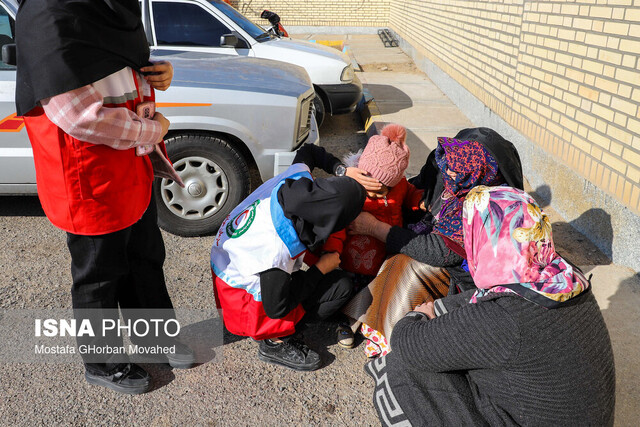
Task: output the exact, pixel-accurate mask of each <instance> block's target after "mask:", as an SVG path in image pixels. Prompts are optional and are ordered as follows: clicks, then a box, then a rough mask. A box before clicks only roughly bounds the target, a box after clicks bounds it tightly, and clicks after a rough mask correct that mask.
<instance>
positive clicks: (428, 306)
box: [413, 301, 436, 319]
mask: <svg viewBox="0 0 640 427" xmlns="http://www.w3.org/2000/svg"><path fill="white" fill-rule="evenodd" d="M413 311H419V312H420V313H424V314H426V315H427V317H428V318H429V319H435V318H436V310H435V309H434V308H433V302H432V301H429V302H423V303H422V304H420V305H418V306H416V308H415V309H414V310H413Z"/></svg>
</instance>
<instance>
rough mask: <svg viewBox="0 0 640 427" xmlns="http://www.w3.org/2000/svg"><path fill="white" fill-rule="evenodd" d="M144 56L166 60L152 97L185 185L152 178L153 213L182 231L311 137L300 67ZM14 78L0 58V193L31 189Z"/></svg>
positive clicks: (206, 229)
mask: <svg viewBox="0 0 640 427" xmlns="http://www.w3.org/2000/svg"><path fill="white" fill-rule="evenodd" d="M16 11H17V3H16V1H15V0H0V45H4V44H7V43H12V42H13V28H14V26H13V19H14V17H15V13H16ZM153 55H154V58H155V59H163V60H168V61H170V62H171V63H172V64H173V67H174V78H173V83H172V85H171V87H170V88H169V89H168V90H167V91H166V92H156V102H157V108H158V109H159V111H161V112H162V113H163V114H164V115H165V116H166V117H167V118H168V119H169V120H170V121H171V127H170V130H169V133H168V135H167V137H166V139H165V142H166V144H167V151H168V153H169V157H170V159H171V160H172V162H173V163H174V166H175V168H176V170H177V171H178V173H179V174H180V176H181V178H182V180H183V181H184V183H185V185H186V187H185V188H184V189H183V188H180V187H179V186H178V185H177V184H176V183H175V182H173V181H171V180H167V179H156V182H155V184H154V194H155V197H156V200H157V202H158V222H159V224H160V226H161V227H163V228H164V229H165V230H167V231H169V232H171V233H174V234H178V235H182V236H194V235H201V234H208V233H212V232H214V231H215V230H217V228H218V227H219V225H220V222H221V221H222V220H223V219H224V218H225V217H226V215H227V214H228V213H229V212H230V211H231V209H232V208H233V207H235V206H236V205H237V204H238V203H239V202H240V201H242V199H244V197H246V196H247V195H248V194H249V192H250V189H251V188H250V186H251V177H252V175H253V176H256V177H257V178H259V179H262V180H266V179H268V178H271V177H272V176H274V173H278V172H279V171H280V170H283V169H284V168H286V166H287V165H289V164H290V163H291V160H292V158H293V151H294V150H295V149H296V148H298V147H299V146H300V145H302V144H304V143H317V141H318V132H317V126H316V121H315V118H314V117H313V107H312V101H313V98H314V97H315V93H314V90H313V87H312V84H311V81H310V79H309V76H308V74H307V73H306V71H305V70H304V69H303V68H301V67H298V66H295V65H291V64H286V63H284V62H278V61H271V60H266V59H258V58H247V57H235V56H228V55H216V54H211V53H202V52H180V51H154V52H153ZM44 72H46V71H44ZM15 78H16V71H15V67H13V66H8V65H6V64H3V63H0V194H5V195H8V194H13V195H15V194H35V193H36V192H37V189H36V180H35V170H34V165H33V153H32V151H31V146H30V144H29V140H28V137H27V132H26V130H25V129H24V122H23V121H22V119H21V118H20V117H16V110H15V103H14V98H15Z"/></svg>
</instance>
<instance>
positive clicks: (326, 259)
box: [316, 252, 340, 274]
mask: <svg viewBox="0 0 640 427" xmlns="http://www.w3.org/2000/svg"><path fill="white" fill-rule="evenodd" d="M339 265H340V254H339V253H338V252H328V253H326V254H323V255H322V256H321V257H320V259H319V260H318V262H317V263H316V267H318V270H320V273H322V274H327V273H330V272H332V271H333V270H335V269H336V268H338V266H339Z"/></svg>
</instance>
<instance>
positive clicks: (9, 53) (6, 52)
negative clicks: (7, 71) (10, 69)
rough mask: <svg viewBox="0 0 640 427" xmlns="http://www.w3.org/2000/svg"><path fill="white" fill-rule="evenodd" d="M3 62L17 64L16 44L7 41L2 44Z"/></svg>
mask: <svg viewBox="0 0 640 427" xmlns="http://www.w3.org/2000/svg"><path fill="white" fill-rule="evenodd" d="M2 62H4V63H5V64H7V65H16V64H17V61H16V44H15V43H7V44H5V45H4V46H2Z"/></svg>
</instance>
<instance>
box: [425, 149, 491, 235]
mask: <svg viewBox="0 0 640 427" xmlns="http://www.w3.org/2000/svg"><path fill="white" fill-rule="evenodd" d="M436 162H437V163H438V167H439V168H440V172H441V174H442V180H443V183H444V192H443V194H442V198H443V203H442V208H441V209H440V213H439V214H438V216H437V217H436V219H437V223H436V225H435V227H434V232H436V233H439V234H442V235H443V236H446V237H449V238H450V239H451V240H453V241H455V242H457V243H458V244H459V245H460V246H463V247H464V242H463V238H462V236H463V234H462V205H463V203H464V198H465V196H466V195H467V193H468V192H469V190H471V189H472V188H473V187H475V186H476V185H496V184H498V182H496V179H497V178H498V163H497V162H496V160H495V159H494V158H493V156H492V155H491V154H489V152H488V151H487V149H486V148H484V146H483V145H482V144H481V143H480V142H478V141H463V140H459V139H455V138H438V147H437V148H436ZM447 169H449V170H451V171H453V172H456V174H457V175H456V178H455V180H454V179H451V177H450V176H449V175H448V174H447Z"/></svg>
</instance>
